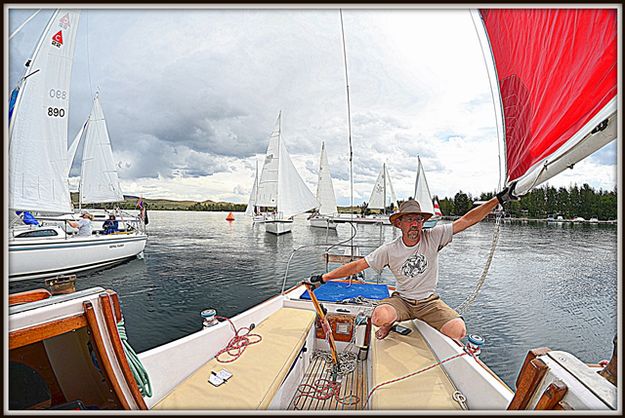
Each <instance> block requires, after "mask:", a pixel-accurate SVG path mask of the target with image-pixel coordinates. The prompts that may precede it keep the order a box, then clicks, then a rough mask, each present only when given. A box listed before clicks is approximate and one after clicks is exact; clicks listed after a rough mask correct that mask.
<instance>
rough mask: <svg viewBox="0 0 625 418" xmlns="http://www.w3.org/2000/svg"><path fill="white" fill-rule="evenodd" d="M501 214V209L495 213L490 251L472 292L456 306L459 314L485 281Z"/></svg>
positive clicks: (468, 305)
mask: <svg viewBox="0 0 625 418" xmlns="http://www.w3.org/2000/svg"><path fill="white" fill-rule="evenodd" d="M502 216H503V211H499V213H498V214H497V218H496V219H495V229H494V230H493V240H492V242H491V246H490V253H489V254H488V258H487V259H486V264H485V265H484V269H483V270H482V275H481V276H480V278H479V280H478V281H477V284H476V285H475V289H473V292H472V293H471V294H470V295H469V296H468V297H467V298H466V299H465V300H464V302H462V303H461V304H460V305H459V306H458V307H457V308H456V312H458V313H459V314H460V315H462V314H464V313H465V312H466V311H467V310H468V309H469V307H470V306H471V304H472V303H473V302H474V301H475V299H476V298H477V295H478V294H479V293H480V290H481V289H482V286H483V285H484V282H485V281H486V276H487V275H488V269H489V268H490V263H491V262H492V261H493V256H494V255H495V247H497V241H498V240H499V231H500V228H501V218H502Z"/></svg>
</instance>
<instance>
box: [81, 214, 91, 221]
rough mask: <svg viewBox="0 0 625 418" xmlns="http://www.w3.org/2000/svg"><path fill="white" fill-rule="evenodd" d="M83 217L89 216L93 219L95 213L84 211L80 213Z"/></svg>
mask: <svg viewBox="0 0 625 418" xmlns="http://www.w3.org/2000/svg"><path fill="white" fill-rule="evenodd" d="M80 217H81V218H89V220H93V215H92V214H90V213H89V212H83V213H81V214H80Z"/></svg>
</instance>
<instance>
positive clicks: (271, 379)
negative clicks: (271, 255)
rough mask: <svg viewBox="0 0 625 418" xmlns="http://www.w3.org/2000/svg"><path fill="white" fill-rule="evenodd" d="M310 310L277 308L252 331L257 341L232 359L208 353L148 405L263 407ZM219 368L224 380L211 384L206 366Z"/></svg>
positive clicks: (293, 353)
mask: <svg viewBox="0 0 625 418" xmlns="http://www.w3.org/2000/svg"><path fill="white" fill-rule="evenodd" d="M315 316H316V314H315V312H314V311H307V310H303V309H294V308H281V309H279V310H278V311H277V312H275V313H273V314H272V315H271V316H269V317H268V318H266V319H265V320H264V321H263V322H261V323H260V324H259V325H258V326H257V327H256V328H254V330H253V331H252V333H255V334H259V335H260V336H262V341H261V342H259V343H257V344H252V345H250V346H248V347H247V348H246V349H245V352H244V353H243V355H241V357H239V358H238V359H237V360H235V361H234V362H232V363H225V364H224V363H219V362H217V360H215V359H214V358H213V359H212V360H210V361H209V362H207V363H206V364H204V365H203V366H202V367H200V368H199V369H198V370H197V371H196V372H194V373H193V374H192V375H191V376H189V377H188V378H187V379H186V380H184V381H183V382H182V383H180V384H179V385H178V386H176V387H175V388H174V390H173V391H172V392H170V393H169V394H168V395H167V396H166V397H165V398H163V400H161V401H160V402H159V403H157V404H156V405H155V406H154V409H165V410H184V409H190V410H197V409H222V410H223V409H267V407H268V406H269V405H270V403H271V400H272V399H273V397H274V395H275V394H276V392H277V391H278V389H279V388H280V385H281V384H282V382H283V380H284V379H285V377H286V376H287V374H288V372H289V370H290V368H291V365H292V364H293V362H294V361H295V360H296V358H297V356H298V354H299V352H300V351H301V349H302V347H303V346H304V343H305V342H306V337H307V335H308V333H309V331H310V329H311V327H312V325H313V323H314V321H315ZM220 358H222V359H225V358H227V357H225V356H224V357H220ZM224 368H225V369H227V370H228V371H229V372H230V373H232V377H231V378H230V379H228V381H227V382H226V383H224V384H222V385H220V386H217V387H215V386H213V385H212V384H210V383H208V377H209V375H210V372H211V370H214V371H215V372H218V371H220V370H221V369H224Z"/></svg>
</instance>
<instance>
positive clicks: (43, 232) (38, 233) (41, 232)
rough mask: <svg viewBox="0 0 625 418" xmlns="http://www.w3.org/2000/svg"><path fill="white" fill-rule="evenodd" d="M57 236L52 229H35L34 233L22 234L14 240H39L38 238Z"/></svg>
mask: <svg viewBox="0 0 625 418" xmlns="http://www.w3.org/2000/svg"><path fill="white" fill-rule="evenodd" d="M57 235H59V233H58V232H56V231H55V230H54V229H37V230H34V231H28V232H22V233H21V234H19V235H16V236H15V238H39V237H55V236H57Z"/></svg>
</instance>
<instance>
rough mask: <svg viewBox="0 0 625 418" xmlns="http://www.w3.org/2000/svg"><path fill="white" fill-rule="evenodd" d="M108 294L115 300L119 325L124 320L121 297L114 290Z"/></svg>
mask: <svg viewBox="0 0 625 418" xmlns="http://www.w3.org/2000/svg"><path fill="white" fill-rule="evenodd" d="M106 293H108V294H109V295H110V296H111V299H112V300H113V308H114V309H115V310H114V312H115V323H117V322H119V321H121V320H122V319H123V316H122V308H121V305H120V304H119V295H118V294H117V292H115V291H114V290H107V291H106Z"/></svg>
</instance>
